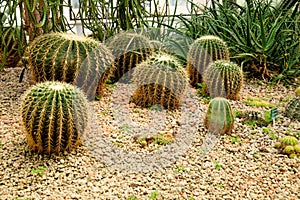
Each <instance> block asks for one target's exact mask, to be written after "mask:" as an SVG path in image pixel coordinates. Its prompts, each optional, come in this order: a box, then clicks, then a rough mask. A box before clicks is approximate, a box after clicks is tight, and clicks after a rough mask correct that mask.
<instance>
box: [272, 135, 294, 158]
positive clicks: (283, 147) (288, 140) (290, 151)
mask: <svg viewBox="0 0 300 200" xmlns="http://www.w3.org/2000/svg"><path fill="white" fill-rule="evenodd" d="M274 147H275V148H276V149H278V150H279V151H280V153H283V154H286V155H288V156H289V157H290V158H294V157H296V156H300V145H299V144H298V140H297V138H296V137H294V136H284V137H282V138H279V139H278V142H276V143H275V144H274Z"/></svg>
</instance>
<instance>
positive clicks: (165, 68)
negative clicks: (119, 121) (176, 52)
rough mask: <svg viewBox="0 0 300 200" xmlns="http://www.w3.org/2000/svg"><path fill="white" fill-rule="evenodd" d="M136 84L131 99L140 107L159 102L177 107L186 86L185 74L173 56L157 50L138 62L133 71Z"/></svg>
mask: <svg viewBox="0 0 300 200" xmlns="http://www.w3.org/2000/svg"><path fill="white" fill-rule="evenodd" d="M133 81H134V83H135V84H136V85H137V89H136V90H135V92H134V94H133V96H132V101H133V102H134V103H135V104H136V105H138V106H141V107H149V106H152V105H155V104H159V105H161V106H163V107H165V108H166V109H169V110H172V109H177V108H179V106H180V105H181V100H182V95H184V93H185V90H186V87H187V75H186V73H185V71H184V69H183V67H182V65H181V63H180V62H179V61H178V60H177V58H176V57H175V56H172V55H170V54H167V53H164V52H157V53H155V54H154V55H152V56H150V57H149V58H148V59H147V60H146V61H145V62H142V63H140V64H139V65H138V66H137V67H136V68H135V69H134V73H133Z"/></svg>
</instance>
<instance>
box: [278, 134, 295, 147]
mask: <svg viewBox="0 0 300 200" xmlns="http://www.w3.org/2000/svg"><path fill="white" fill-rule="evenodd" d="M279 141H280V142H281V146H282V147H285V146H295V145H297V144H298V140H297V138H295V137H294V136H285V137H283V138H280V139H279Z"/></svg>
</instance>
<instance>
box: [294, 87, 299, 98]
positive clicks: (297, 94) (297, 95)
mask: <svg viewBox="0 0 300 200" xmlns="http://www.w3.org/2000/svg"><path fill="white" fill-rule="evenodd" d="M295 95H296V97H300V86H299V87H297V89H296V90H295Z"/></svg>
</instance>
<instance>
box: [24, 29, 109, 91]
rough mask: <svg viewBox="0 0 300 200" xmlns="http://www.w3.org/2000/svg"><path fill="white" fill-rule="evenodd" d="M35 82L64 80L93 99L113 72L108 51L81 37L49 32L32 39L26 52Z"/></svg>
mask: <svg viewBox="0 0 300 200" xmlns="http://www.w3.org/2000/svg"><path fill="white" fill-rule="evenodd" d="M25 56H26V57H27V60H28V64H29V68H30V70H31V72H32V78H33V81H34V82H43V81H63V82H67V83H71V84H76V85H77V86H78V87H80V88H82V90H83V91H85V92H86V93H87V95H88V96H95V90H96V88H97V87H98V92H101V90H102V88H103V86H104V85H105V83H106V80H107V79H108V78H109V76H110V75H111V73H112V70H113V67H112V66H111V64H112V63H113V60H114V58H113V56H112V53H111V51H110V50H109V49H108V48H106V47H105V46H104V45H103V44H101V43H99V42H98V41H96V40H94V39H92V38H88V37H84V36H81V35H75V34H68V33H49V34H44V35H41V36H39V37H37V38H36V39H34V40H33V41H32V42H31V43H30V45H29V47H28V48H27V50H26V52H25Z"/></svg>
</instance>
